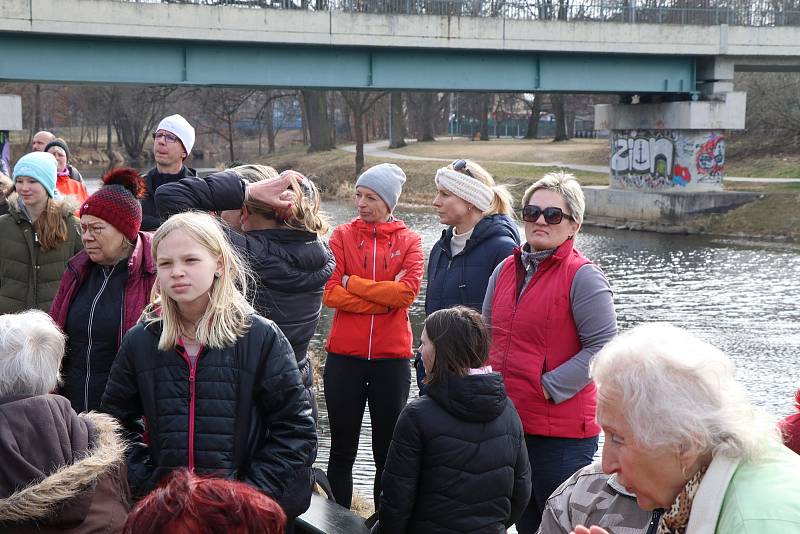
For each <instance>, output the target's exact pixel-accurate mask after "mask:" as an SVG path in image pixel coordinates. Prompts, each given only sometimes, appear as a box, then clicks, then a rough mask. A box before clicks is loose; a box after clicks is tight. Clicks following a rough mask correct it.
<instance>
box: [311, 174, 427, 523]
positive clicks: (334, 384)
mask: <svg viewBox="0 0 800 534" xmlns="http://www.w3.org/2000/svg"><path fill="white" fill-rule="evenodd" d="M405 181H406V176H405V174H404V173H403V171H402V169H400V167H398V166H397V165H393V164H391V163H382V164H380V165H376V166H374V167H371V168H370V169H368V170H367V171H365V172H364V173H363V174H362V175H361V176H360V177H359V178H358V181H357V182H356V195H355V198H356V208H357V209H358V217H357V218H355V219H353V220H352V221H350V222H349V223H346V224H343V225H341V226H338V227H337V228H336V229H335V230H334V231H333V234H332V235H331V240H330V246H331V250H333V255H334V256H335V258H336V270H335V271H334V272H333V276H331V278H330V279H329V280H328V283H327V284H326V285H325V293H324V296H323V302H324V303H325V305H326V306H328V307H329V308H334V309H335V310H336V313H335V315H334V317H333V326H332V327H331V332H330V335H329V336H328V342H327V345H326V346H325V350H327V351H328V358H327V361H326V362H325V373H324V383H325V401H326V403H327V408H328V418H329V421H330V429H331V451H330V457H329V459H328V479H329V480H330V483H331V489H332V490H333V494H334V496H335V497H336V501H337V502H338V503H339V504H341V505H342V506H346V507H348V508H349V507H350V501H351V498H352V494H353V464H354V463H355V459H356V454H357V452H358V437H359V434H360V432H361V419H362V418H363V415H364V406H365V404H366V403H369V413H370V420H371V421H372V454H373V457H374V459H375V468H376V473H375V482H374V492H375V494H374V499H375V503H376V506H377V503H378V498H379V496H380V480H381V473H382V472H383V466H384V463H385V461H386V454H387V452H388V450H389V444H390V443H391V439H392V432H393V431H394V425H395V423H396V422H397V418H398V416H399V415H400V412H401V411H402V410H403V407H404V406H405V404H406V401H407V400H408V390H409V386H410V380H411V367H410V363H409V359H410V358H411V343H412V334H411V323H410V321H409V319H408V309H409V307H410V306H411V303H412V302H414V298H415V297H416V296H417V293H418V292H419V287H420V282H421V281H422V271H423V263H424V258H423V253H422V242H421V239H420V237H419V235H418V234H416V233H415V232H412V231H411V230H409V229H408V228H406V225H405V224H404V223H403V221H400V220H398V219H395V218H394V217H393V216H392V211H393V210H394V208H395V206H396V205H397V199H398V198H399V197H400V193H401V191H402V187H403V183H404V182H405Z"/></svg>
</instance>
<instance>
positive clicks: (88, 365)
mask: <svg viewBox="0 0 800 534" xmlns="http://www.w3.org/2000/svg"><path fill="white" fill-rule="evenodd" d="M114 267H116V265H114V266H112V267H111V270H109V271H108V274H106V273H105V269H103V284H102V285H101V286H100V290H99V291H98V292H97V295H95V296H94V300H92V307H91V308H89V324H88V326H87V333H88V339H89V343H88V346H87V347H86V382H85V383H84V385H83V411H84V412H88V411H89V378H90V377H91V375H92V323H94V310H95V308H96V307H97V303H98V301H99V300H100V297H101V296H102V295H103V291H105V289H106V286H107V285H108V281H109V280H110V279H111V275H112V274H114Z"/></svg>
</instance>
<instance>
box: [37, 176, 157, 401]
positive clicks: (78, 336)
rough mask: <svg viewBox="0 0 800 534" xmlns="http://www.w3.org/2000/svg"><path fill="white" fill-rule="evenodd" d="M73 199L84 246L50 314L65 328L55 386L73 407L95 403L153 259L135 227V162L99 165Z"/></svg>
mask: <svg viewBox="0 0 800 534" xmlns="http://www.w3.org/2000/svg"><path fill="white" fill-rule="evenodd" d="M103 184H104V185H103V187H101V188H100V189H99V190H97V192H95V193H94V194H93V195H92V196H90V197H89V198H87V199H86V200H85V201H84V202H83V203H82V204H81V206H80V222H81V226H80V230H81V240H82V241H83V246H84V250H83V251H81V252H80V253H78V254H76V255H75V256H74V257H73V258H72V259H71V260H70V261H69V263H68V264H67V269H66V271H64V276H63V277H62V278H61V285H60V287H59V288H58V293H57V294H56V297H55V300H54V301H53V305H52V307H51V309H50V315H52V316H53V319H55V321H56V323H58V325H59V326H60V327H61V328H62V330H63V331H64V332H65V333H66V334H67V339H68V342H67V348H66V353H65V357H64V363H63V366H62V375H63V377H64V385H63V386H62V388H61V394H62V395H64V396H65V397H67V398H68V399H69V400H70V402H71V403H72V407H73V408H74V409H75V411H76V412H86V411H89V410H96V409H97V408H99V406H100V399H101V397H102V396H103V391H104V390H105V387H106V381H107V380H108V373H109V372H110V370H111V364H112V363H113V361H114V357H115V356H116V354H117V349H118V348H119V344H120V342H121V341H122V336H123V335H125V332H127V331H128V330H129V329H130V328H131V327H132V326H133V325H135V324H136V323H137V322H138V321H139V317H140V316H141V314H142V310H143V309H144V307H145V306H146V305H147V304H148V302H149V301H150V290H151V289H152V287H153V283H154V282H155V278H156V266H155V262H154V261H153V257H152V255H151V252H150V244H151V235H150V234H148V233H144V232H140V231H139V229H140V227H141V224H142V208H141V205H140V204H139V200H138V197H139V195H140V194H141V192H142V191H143V189H144V187H143V182H142V178H141V176H140V175H139V173H138V172H137V171H136V170H134V169H129V168H119V169H114V170H111V171H109V172H108V173H106V175H105V176H104V177H103Z"/></svg>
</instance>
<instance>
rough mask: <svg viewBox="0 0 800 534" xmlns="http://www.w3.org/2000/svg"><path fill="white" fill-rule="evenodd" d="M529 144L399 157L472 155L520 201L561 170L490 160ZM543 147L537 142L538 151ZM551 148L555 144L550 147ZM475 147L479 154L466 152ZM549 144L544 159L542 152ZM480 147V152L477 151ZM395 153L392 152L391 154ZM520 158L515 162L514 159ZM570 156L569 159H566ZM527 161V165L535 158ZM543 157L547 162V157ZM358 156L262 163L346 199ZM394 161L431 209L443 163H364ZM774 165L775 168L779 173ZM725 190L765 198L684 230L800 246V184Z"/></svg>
mask: <svg viewBox="0 0 800 534" xmlns="http://www.w3.org/2000/svg"><path fill="white" fill-rule="evenodd" d="M529 143H530V142H521V141H508V140H506V142H497V143H496V144H495V143H494V142H491V143H489V144H479V143H477V142H470V141H463V140H460V141H458V142H452V143H451V142H439V141H437V142H435V143H419V144H413V145H410V146H409V147H406V148H404V149H400V150H399V151H397V153H398V154H406V155H414V156H423V157H434V158H447V159H450V158H451V157H453V154H456V155H465V154H466V155H468V157H470V158H474V159H476V160H478V161H480V162H482V164H485V167H486V168H487V169H488V170H489V172H491V173H492V174H493V175H494V177H495V179H496V180H497V181H498V183H501V184H504V185H506V186H508V187H509V189H510V190H511V192H512V194H513V195H514V197H515V199H519V197H520V196H521V195H522V192H523V191H524V189H525V187H527V186H528V185H530V184H531V183H532V182H533V181H535V180H537V179H539V178H541V177H542V176H543V175H544V174H545V173H547V172H550V171H553V170H556V169H558V167H556V166H554V167H533V166H524V165H514V164H509V163H490V162H488V160H490V159H492V158H501V157H502V158H506V157H507V158H509V159H508V161H517V160H521V158H522V155H523V154H524V153H525V151H526V150H527V151H530V150H531V146H529ZM542 144H543V143H539V142H535V143H534V144H533V145H532V146H533V147H534V148H535V147H537V146H540V145H542ZM550 144H551V145H553V143H550ZM492 146H494V147H496V148H497V149H498V151H497V152H495V153H494V155H492V154H491V153H490V152H482V151H485V150H487V149H485V148H483V147H492ZM472 148H474V149H475V150H476V151H478V152H479V153H478V154H475V153H474V151H471V150H468V149H472ZM548 148H549V147H547V146H545V147H544V148H543V149H542V151H541V152H540V155H541V154H542V153H544V151H545V149H548ZM597 148H598V142H597V141H595V140H587V141H581V142H571V144H570V145H564V146H563V148H562V147H559V148H558V150H560V151H561V152H560V153H559V154H560V156H563V157H562V158H561V159H560V161H564V162H569V163H577V162H576V161H573V160H572V158H573V156H574V154H575V153H576V152H580V151H581V150H584V151H585V152H586V154H588V155H586V154H584V155H583V156H581V157H576V159H578V161H579V162H580V163H583V164H596V163H597V162H596V161H595V160H594V159H593V158H595V157H596V156H595V154H596V152H597ZM478 149H480V150H478ZM393 153H394V151H393ZM548 154H549V155H550V156H549V158H548V159H552V158H554V157H555V156H554V154H555V152H552V151H551V152H549V153H548ZM512 158H517V159H512ZM567 158H569V159H567ZM535 159H536V158H531V157H529V158H528V160H527V161H532V160H535ZM543 159H544V158H543ZM354 160H355V156H354V155H353V154H352V153H349V152H344V151H342V150H331V151H328V152H322V153H315V154H308V153H307V152H306V150H305V147H293V148H289V149H284V150H281V151H278V152H277V153H275V154H273V155H270V156H267V157H264V158H262V159H261V162H262V163H266V164H268V165H272V166H273V167H275V168H276V169H278V170H284V169H290V168H291V169H296V170H298V171H300V172H302V173H303V174H306V175H308V176H311V177H314V178H315V181H316V182H317V183H318V184H319V186H320V189H321V190H322V192H323V195H324V196H325V197H326V198H348V197H349V196H350V195H351V194H352V192H353V184H354V182H355V178H356V176H355V168H354ZM384 161H390V162H393V163H397V164H398V165H400V166H401V167H402V168H403V170H404V171H405V172H406V175H407V177H408V182H407V183H406V186H405V187H404V189H403V197H402V200H403V202H404V203H408V204H419V205H424V206H428V205H429V204H430V202H431V200H432V199H433V197H434V195H435V190H436V189H435V185H434V182H433V176H434V174H435V173H436V169H438V168H439V167H441V166H442V165H443V164H444V163H443V162H440V161H425V160H409V159H401V158H394V159H390V158H372V157H367V158H366V165H367V166H370V165H375V164H377V163H381V162H384ZM775 168H776V167H772V169H775ZM571 172H573V174H575V176H576V177H577V179H578V180H579V181H580V182H581V184H583V185H607V184H608V176H607V175H606V174H605V173H593V172H583V171H571ZM725 189H726V190H731V191H751V192H758V193H761V194H762V195H763V197H762V198H760V199H759V200H756V201H754V202H752V203H750V204H747V205H745V206H742V207H740V208H737V209H734V210H731V211H729V212H727V213H724V214H715V215H704V216H698V217H695V218H693V219H692V220H689V221H686V223H685V224H684V225H683V226H682V228H685V229H686V230H687V231H690V232H696V233H702V234H715V235H725V236H741V237H756V238H764V239H776V240H787V241H796V242H800V183H777V184H771V183H770V184H763V183H752V182H749V183H748V182H731V183H726V184H725Z"/></svg>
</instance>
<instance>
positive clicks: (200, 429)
mask: <svg viewBox="0 0 800 534" xmlns="http://www.w3.org/2000/svg"><path fill="white" fill-rule="evenodd" d="M160 336H161V322H160V321H156V322H152V323H147V322H142V323H139V324H137V325H136V326H135V327H133V328H132V329H131V330H130V331H128V333H127V334H126V335H125V338H124V339H123V340H122V346H121V347H120V349H119V353H118V354H117V358H116V359H115V360H114V365H113V367H112V368H111V375H110V376H109V378H108V384H107V385H106V391H105V393H104V394H103V401H102V403H101V405H100V410H101V411H103V412H106V413H109V414H111V415H113V416H114V417H116V418H117V419H119V420H120V422H121V423H122V424H123V426H124V427H125V429H126V431H127V432H128V437H129V439H130V440H131V441H132V444H131V448H130V453H129V455H128V478H129V481H130V485H131V489H132V490H133V492H134V494H135V495H137V496H139V495H144V494H146V493H148V492H149V491H151V490H152V489H153V488H154V487H155V486H156V485H157V484H158V481H159V480H160V479H161V478H162V477H163V476H164V475H166V474H168V473H170V472H171V471H173V470H174V469H177V468H180V467H188V468H189V469H194V470H195V471H196V472H198V473H201V474H202V473H209V474H210V473H213V474H216V475H219V476H224V477H230V478H233V479H236V480H240V481H243V482H246V483H248V484H250V485H252V486H255V487H257V488H259V489H260V490H262V491H264V492H265V493H267V494H268V495H270V496H271V497H273V498H274V499H276V500H277V501H278V502H279V503H280V504H281V506H282V507H283V508H284V511H285V512H286V514H287V515H288V516H290V517H296V516H297V515H299V514H300V513H302V512H304V511H305V509H306V508H307V507H308V504H309V502H310V500H311V488H310V484H306V487H304V489H306V490H307V493H302V494H301V493H299V492H298V493H295V492H293V491H288V490H287V486H288V485H289V484H291V483H293V482H294V481H295V480H296V478H297V477H296V473H297V472H298V471H300V470H301V469H302V468H303V467H304V466H305V465H306V463H307V462H308V460H309V457H310V456H311V455H312V453H313V451H314V450H315V447H316V443H317V435H316V428H315V426H314V420H313V418H312V417H311V406H310V405H309V403H308V399H307V397H306V394H305V388H304V387H303V384H302V382H301V380H300V373H298V372H297V364H296V363H295V359H294V356H293V354H292V349H291V347H290V346H289V343H288V341H286V337H285V336H284V335H283V334H282V333H281V331H280V330H278V328H277V327H276V326H275V324H274V323H272V321H268V320H266V319H264V318H263V317H260V316H258V315H255V314H254V315H252V316H251V322H250V327H249V329H248V330H247V332H245V333H244V334H243V335H242V336H241V337H239V338H238V339H237V341H236V343H235V344H234V345H233V346H230V347H225V348H222V349H214V348H209V347H204V348H203V349H202V350H201V351H200V354H199V355H198V357H197V360H196V362H195V363H194V364H192V363H190V359H189V357H188V356H187V355H186V353H185V352H184V351H183V350H182V347H180V346H178V347H176V348H175V349H171V350H167V351H162V350H159V349H158V341H159V338H160ZM142 417H144V420H145V421H147V436H148V440H147V444H145V428H144V426H143V423H142Z"/></svg>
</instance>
